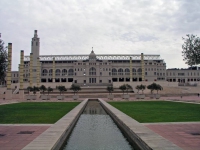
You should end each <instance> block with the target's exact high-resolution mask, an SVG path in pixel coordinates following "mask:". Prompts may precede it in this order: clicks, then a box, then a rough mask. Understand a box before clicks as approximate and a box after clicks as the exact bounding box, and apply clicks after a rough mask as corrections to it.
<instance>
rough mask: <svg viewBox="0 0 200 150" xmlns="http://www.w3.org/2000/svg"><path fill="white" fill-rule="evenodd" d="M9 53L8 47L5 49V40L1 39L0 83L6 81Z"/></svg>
mask: <svg viewBox="0 0 200 150" xmlns="http://www.w3.org/2000/svg"><path fill="white" fill-rule="evenodd" d="M7 61H8V53H7V47H4V42H3V40H1V39H0V82H4V81H5V77H6V71H7Z"/></svg>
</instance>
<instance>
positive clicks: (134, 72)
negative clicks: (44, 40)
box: [11, 30, 200, 85]
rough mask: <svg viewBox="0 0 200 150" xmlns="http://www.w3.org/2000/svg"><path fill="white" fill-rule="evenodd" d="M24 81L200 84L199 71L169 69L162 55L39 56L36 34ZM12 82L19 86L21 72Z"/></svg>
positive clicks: (25, 68) (27, 58)
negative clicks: (194, 82) (198, 82)
mask: <svg viewBox="0 0 200 150" xmlns="http://www.w3.org/2000/svg"><path fill="white" fill-rule="evenodd" d="M23 65H24V67H23V70H24V71H23V81H24V82H25V83H30V82H31V83H36V82H43V83H48V82H61V83H63V82H72V83H76V84H79V85H109V84H112V83H113V82H130V81H131V82H139V81H151V82H152V81H169V82H190V81H200V77H199V74H200V71H199V70H193V69H192V68H189V69H167V70H166V63H165V61H164V60H163V59H161V58H160V55H147V54H143V53H141V54H95V53H94V51H93V49H92V51H91V53H90V54H89V55H81V54H78V55H40V39H39V37H38V34H37V30H35V31H34V37H33V38H32V42H31V54H30V55H29V56H24V63H23ZM11 74H12V75H11V82H12V83H18V82H19V81H20V79H19V77H20V76H19V72H18V71H12V73H11Z"/></svg>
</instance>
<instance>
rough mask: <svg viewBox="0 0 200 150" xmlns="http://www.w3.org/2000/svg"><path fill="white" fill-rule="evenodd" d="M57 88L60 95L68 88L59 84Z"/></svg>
mask: <svg viewBox="0 0 200 150" xmlns="http://www.w3.org/2000/svg"><path fill="white" fill-rule="evenodd" d="M56 88H57V89H58V90H59V91H60V95H61V93H62V92H64V91H67V89H66V88H65V86H63V85H60V86H57V87H56Z"/></svg>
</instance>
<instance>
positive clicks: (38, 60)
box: [37, 58, 40, 87]
mask: <svg viewBox="0 0 200 150" xmlns="http://www.w3.org/2000/svg"><path fill="white" fill-rule="evenodd" d="M39 86H40V58H37V87H39Z"/></svg>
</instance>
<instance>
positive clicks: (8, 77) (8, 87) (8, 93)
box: [5, 43, 12, 100]
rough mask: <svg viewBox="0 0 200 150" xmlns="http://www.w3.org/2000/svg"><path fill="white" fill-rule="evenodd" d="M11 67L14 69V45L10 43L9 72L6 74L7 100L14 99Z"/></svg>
mask: <svg viewBox="0 0 200 150" xmlns="http://www.w3.org/2000/svg"><path fill="white" fill-rule="evenodd" d="M11 67H12V43H8V70H7V74H6V80H7V90H6V95H5V99H6V100H11V99H12V89H11Z"/></svg>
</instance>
